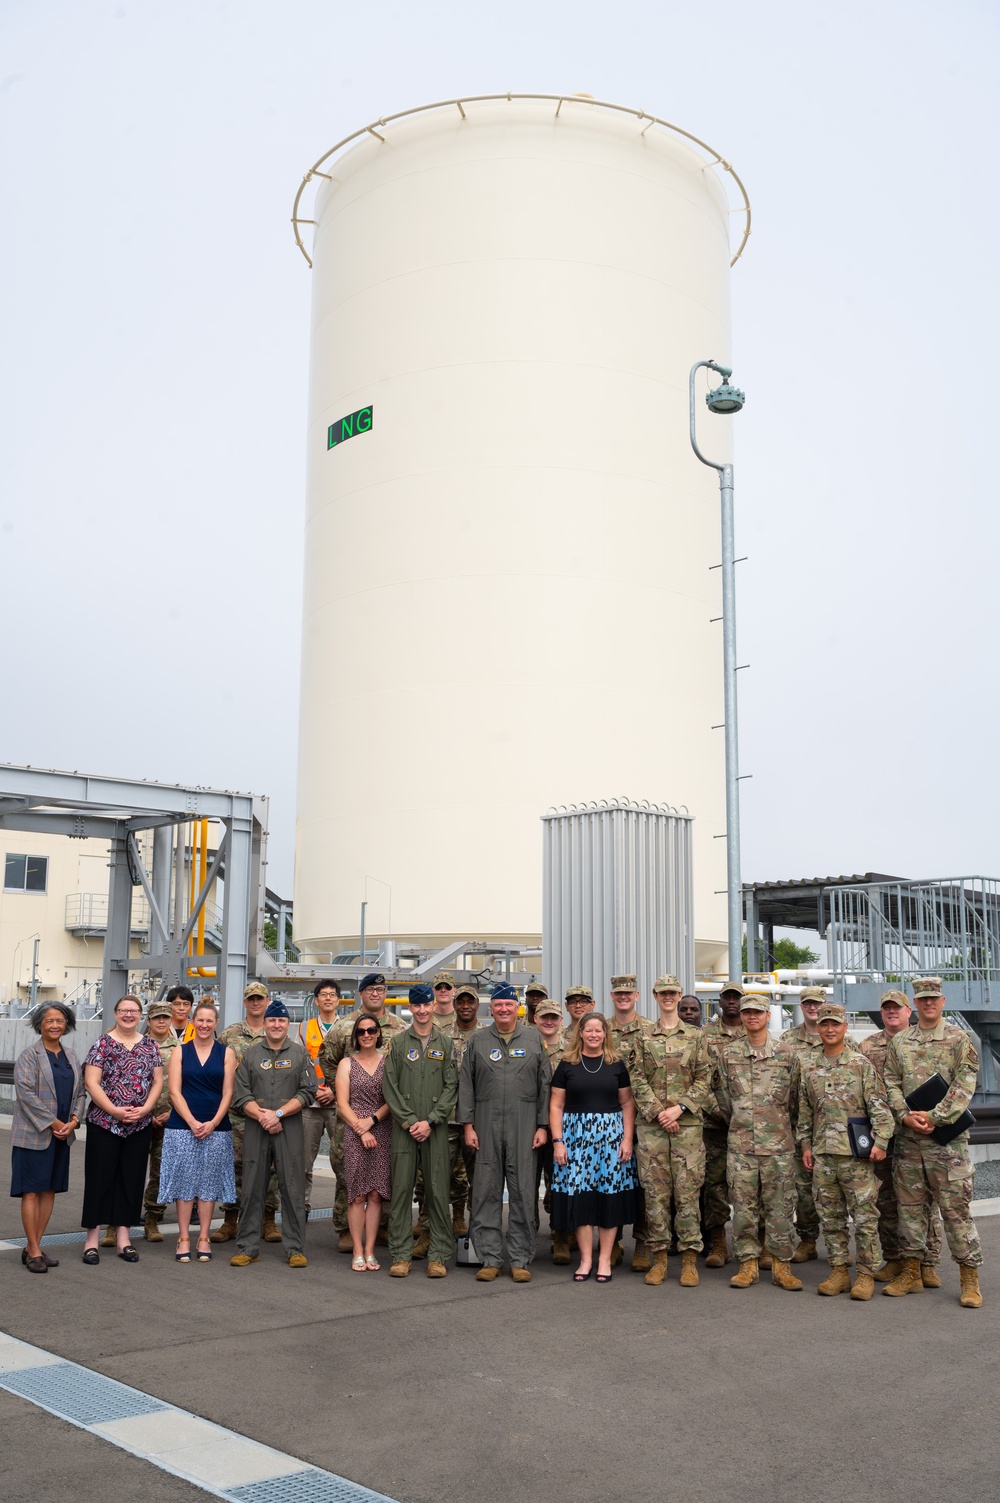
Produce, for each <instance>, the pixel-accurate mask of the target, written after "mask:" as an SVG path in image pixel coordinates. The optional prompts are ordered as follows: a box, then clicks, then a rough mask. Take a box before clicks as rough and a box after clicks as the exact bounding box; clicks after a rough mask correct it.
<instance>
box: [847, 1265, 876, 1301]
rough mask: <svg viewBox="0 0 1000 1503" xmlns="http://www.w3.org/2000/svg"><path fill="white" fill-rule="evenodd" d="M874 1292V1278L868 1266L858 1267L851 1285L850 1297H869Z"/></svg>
mask: <svg viewBox="0 0 1000 1503" xmlns="http://www.w3.org/2000/svg"><path fill="white" fill-rule="evenodd" d="M874 1293H875V1280H874V1279H873V1278H872V1273H871V1269H870V1268H859V1269H858V1271H857V1273H856V1274H855V1277H854V1283H853V1284H852V1285H851V1299H871V1297H872V1295H873V1294H874Z"/></svg>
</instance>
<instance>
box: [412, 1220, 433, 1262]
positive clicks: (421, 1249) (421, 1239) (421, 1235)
mask: <svg viewBox="0 0 1000 1503" xmlns="http://www.w3.org/2000/svg"><path fill="white" fill-rule="evenodd" d="M430 1245H431V1230H430V1227H429V1226H421V1227H418V1228H417V1235H416V1236H415V1237H414V1239H413V1256H414V1257H415V1258H426V1256H427V1252H428V1249H429V1247H430Z"/></svg>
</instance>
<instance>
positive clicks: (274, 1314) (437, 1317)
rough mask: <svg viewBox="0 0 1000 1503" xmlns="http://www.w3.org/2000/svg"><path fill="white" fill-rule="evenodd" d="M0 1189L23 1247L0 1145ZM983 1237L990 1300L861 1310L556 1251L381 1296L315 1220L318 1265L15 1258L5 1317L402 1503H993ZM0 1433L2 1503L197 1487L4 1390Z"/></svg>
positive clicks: (923, 1299)
mask: <svg viewBox="0 0 1000 1503" xmlns="http://www.w3.org/2000/svg"><path fill="white" fill-rule="evenodd" d="M4 1146H5V1145H4ZM82 1167H83V1155H82V1152H81V1151H80V1150H77V1151H76V1153H75V1159H74V1165H73V1174H72V1181H71V1188H70V1191H69V1193H68V1194H67V1195H65V1196H62V1197H59V1199H58V1201H57V1213H56V1216H55V1218H54V1219H53V1224H52V1228H51V1229H52V1230H53V1231H71V1230H74V1229H75V1226H74V1223H75V1222H76V1221H77V1220H78V1217H79V1207H80V1203H81V1176H82ZM2 1172H3V1181H2V1184H0V1235H2V1236H17V1235H19V1234H20V1226H19V1216H18V1205H17V1202H15V1201H12V1200H10V1199H9V1198H8V1197H7V1195H6V1188H7V1184H8V1178H7V1176H8V1169H7V1164H6V1154H5V1155H4V1163H3V1171H2ZM330 1189H331V1186H330V1182H329V1181H325V1182H321V1183H320V1184H319V1186H318V1193H317V1196H316V1200H317V1203H318V1204H320V1205H322V1204H327V1205H329V1204H330V1203H331V1195H330ZM979 1227H980V1232H981V1234H982V1237H983V1242H984V1251H985V1254H986V1259H987V1264H986V1271H985V1275H984V1278H983V1288H984V1293H985V1296H986V1303H985V1304H984V1307H983V1309H982V1310H979V1311H969V1310H963V1309H961V1308H960V1306H959V1304H958V1276H957V1270H956V1269H955V1268H954V1266H953V1265H952V1264H950V1263H947V1264H946V1265H945V1266H944V1268H943V1277H944V1288H943V1289H942V1290H940V1291H938V1292H930V1291H928V1292H925V1293H922V1294H919V1295H914V1296H910V1297H909V1298H907V1299H903V1300H889V1299H884V1298H882V1297H881V1296H880V1295H878V1294H876V1297H875V1299H874V1300H873V1301H872V1302H871V1304H867V1305H866V1304H859V1303H854V1302H852V1301H850V1300H849V1299H847V1298H846V1297H843V1296H842V1297H840V1298H838V1299H833V1300H828V1299H818V1298H817V1297H816V1294H815V1288H816V1285H817V1283H818V1282H819V1281H820V1279H821V1278H823V1277H824V1276H825V1272H826V1265H825V1264H824V1263H822V1262H817V1263H811V1264H808V1265H806V1266H805V1269H804V1270H802V1269H800V1270H798V1271H799V1272H802V1273H804V1277H805V1280H806V1286H807V1287H806V1289H805V1290H804V1291H803V1292H802V1293H801V1294H786V1293H784V1292H782V1291H780V1290H778V1289H775V1288H773V1287H772V1286H771V1285H770V1284H761V1285H760V1286H758V1287H756V1288H753V1289H750V1290H748V1291H745V1292H741V1291H736V1290H731V1289H730V1288H729V1285H728V1279H729V1275H730V1274H731V1273H732V1272H733V1269H732V1267H730V1268H727V1269H724V1270H721V1271H716V1272H713V1271H711V1270H703V1272H702V1282H701V1286H700V1287H699V1288H698V1289H695V1290H683V1289H681V1288H680V1287H679V1286H678V1284H677V1282H676V1275H677V1272H678V1271H679V1260H672V1265H671V1279H670V1282H669V1283H668V1284H667V1285H665V1286H664V1287H662V1288H660V1289H649V1288H646V1286H645V1285H644V1284H643V1282H642V1279H641V1278H640V1277H639V1276H638V1275H633V1274H631V1273H628V1272H625V1273H621V1272H619V1273H616V1275H615V1278H614V1281H613V1283H611V1284H610V1285H607V1286H604V1287H598V1286H597V1285H595V1284H594V1283H593V1282H592V1281H591V1282H590V1283H589V1284H585V1285H574V1284H573V1283H572V1280H571V1278H570V1276H569V1270H566V1269H556V1268H553V1267H552V1265H551V1264H550V1263H549V1262H548V1261H547V1259H546V1258H543V1259H541V1260H540V1261H539V1262H538V1263H537V1264H536V1265H535V1276H534V1278H533V1280H532V1283H531V1284H530V1285H515V1284H513V1283H512V1282H511V1280H510V1279H509V1278H504V1279H502V1280H498V1281H497V1283H495V1284H493V1285H479V1284H476V1282H475V1278H474V1271H473V1270H471V1269H456V1268H454V1267H453V1268H452V1270H451V1272H450V1274H449V1277H448V1278H447V1279H445V1280H440V1281H431V1280H428V1279H427V1278H426V1277H425V1276H424V1273H423V1266H424V1265H421V1264H414V1272H413V1273H412V1274H411V1276H410V1277H409V1278H408V1279H406V1280H390V1279H389V1278H388V1276H387V1274H386V1273H385V1272H384V1271H383V1273H381V1274H379V1275H372V1274H354V1273H352V1271H351V1267H350V1261H349V1259H348V1258H347V1257H345V1256H343V1255H340V1254H338V1253H337V1252H336V1251H335V1238H334V1234H333V1228H332V1224H331V1223H330V1222H329V1221H319V1222H313V1223H311V1224H310V1238H309V1245H308V1248H307V1251H308V1253H309V1256H310V1266H309V1267H308V1268H307V1269H305V1270H302V1271H293V1270H290V1269H289V1268H288V1267H287V1266H286V1264H285V1262H284V1260H283V1257H282V1254H281V1248H280V1247H278V1246H269V1247H268V1246H265V1247H264V1248H263V1249H262V1257H261V1261H260V1263H259V1264H256V1265H254V1266H252V1267H250V1268H248V1269H233V1268H230V1267H229V1264H228V1257H226V1256H225V1254H227V1253H228V1252H229V1251H230V1250H231V1249H230V1247H229V1246H228V1245H227V1246H226V1247H222V1248H217V1249H216V1258H215V1261H214V1262H213V1263H211V1264H210V1265H207V1266H199V1265H196V1264H191V1265H187V1266H185V1265H178V1264H176V1263H175V1262H174V1260H173V1246H172V1243H171V1242H169V1241H168V1242H166V1243H164V1244H163V1245H162V1246H156V1247H149V1246H147V1244H145V1243H144V1242H140V1243H139V1244H138V1245H139V1250H140V1255H141V1256H140V1262H139V1263H138V1264H137V1265H135V1266H128V1265H126V1264H124V1263H122V1262H120V1261H119V1260H118V1259H117V1258H116V1257H115V1256H114V1254H113V1253H108V1252H105V1253H102V1260H101V1264H100V1267H98V1268H87V1267H85V1266H84V1265H83V1264H82V1263H81V1262H80V1246H79V1245H75V1246H64V1247H60V1248H58V1249H53V1252H54V1253H57V1254H58V1255H59V1256H60V1258H61V1259H62V1263H61V1266H60V1267H59V1268H58V1269H55V1270H53V1271H52V1272H50V1273H48V1274H46V1275H44V1276H32V1275H30V1274H27V1273H26V1272H25V1270H24V1269H23V1268H22V1267H21V1264H20V1260H19V1257H18V1254H17V1253H16V1252H8V1253H4V1254H0V1296H2V1309H3V1311H4V1315H3V1319H2V1321H0V1325H2V1326H3V1328H4V1329H5V1330H7V1331H8V1332H9V1333H10V1334H11V1335H13V1336H16V1337H19V1338H21V1339H22V1340H25V1341H30V1342H33V1343H36V1344H38V1345H40V1346H44V1347H45V1348H46V1349H48V1350H50V1351H53V1352H56V1353H58V1354H59V1355H60V1356H63V1357H66V1358H69V1359H71V1360H73V1361H76V1362H80V1363H83V1364H85V1365H86V1366H88V1367H92V1368H95V1369H97V1370H98V1371H100V1372H103V1373H106V1374H108V1375H109V1376H110V1377H113V1378H118V1379H120V1380H121V1381H123V1382H125V1383H129V1384H131V1385H133V1386H135V1387H137V1388H140V1389H143V1390H144V1391H146V1392H148V1393H151V1394H154V1395H156V1396H157V1397H159V1398H162V1399H164V1400H166V1401H168V1402H170V1403H173V1404H177V1405H179V1406H181V1407H182V1408H185V1409H189V1410H191V1411H192V1412H194V1413H195V1414H199V1415H203V1416H205V1417H206V1418H208V1419H211V1420H213V1421H215V1422H216V1423H217V1424H220V1425H224V1426H226V1427H228V1428H231V1429H233V1430H236V1431H238V1432H240V1433H241V1434H245V1435H250V1436H252V1437H253V1438H254V1439H256V1440H260V1441H262V1442H264V1443H266V1444H267V1445H270V1446H274V1447H276V1448H278V1449H279V1450H282V1451H287V1452H290V1453H291V1454H292V1455H294V1456H298V1457H301V1458H302V1460H303V1461H304V1462H307V1463H312V1464H314V1465H316V1466H319V1467H323V1468H327V1469H329V1470H330V1471H333V1472H337V1473H340V1474H341V1475H343V1476H346V1477H349V1478H352V1479H353V1480H355V1481H357V1482H360V1483H362V1484H364V1485H365V1486H367V1487H370V1488H374V1489H376V1490H377V1491H381V1492H383V1493H386V1494H388V1495H389V1496H390V1497H392V1498H396V1499H399V1500H400V1503H432V1500H433V1503H440V1500H441V1499H443V1498H448V1499H452V1498H463V1497H468V1498H470V1499H474V1500H475V1503H493V1500H497V1503H499V1500H504V1503H508V1500H515V1503H517V1500H520V1499H533V1498H538V1499H544V1500H546V1503H588V1500H591V1499H594V1500H598V1499H600V1500H610V1503H616V1500H619V1499H621V1500H629V1503H637V1500H645V1499H656V1500H661V1499H663V1500H670V1503H674V1500H676V1503H728V1500H729V1499H731V1498H737V1499H740V1500H741V1503H755V1500H757V1499H762V1500H763V1499H767V1500H770V1503H841V1500H843V1503H857V1500H867V1499H873V1500H874V1499H877V1500H879V1503H897V1500H898V1503H925V1500H926V1503H932V1500H933V1503H939V1500H944V1503H988V1500H990V1499H991V1498H992V1497H994V1496H995V1495H996V1492H997V1478H998V1475H1000V1474H998V1460H1000V1456H998V1443H997V1411H996V1398H995V1395H996V1393H997V1391H998V1387H997V1383H998V1377H1000V1371H998V1369H1000V1342H998V1336H1000V1279H997V1276H996V1274H995V1272H993V1270H996V1269H997V1268H998V1266H1000V1217H989V1218H982V1219H980V1221H979ZM541 1240H542V1245H543V1246H545V1245H546V1244H547V1239H545V1238H542V1239H541ZM765 1277H766V1276H765ZM0 1421H2V1423H3V1427H4V1428H3V1433H4V1437H5V1440H6V1442H7V1445H6V1457H5V1460H6V1462H7V1467H5V1476H4V1481H3V1487H2V1496H3V1498H4V1500H5V1503H14V1500H19V1499H22V1498H23V1499H25V1500H28V1499H31V1500H32V1503H37V1500H39V1499H43V1500H47V1499H50V1498H52V1499H55V1498H66V1499H67V1500H72V1503H91V1500H93V1503H110V1500H112V1499H113V1498H114V1497H116V1496H122V1497H128V1496H137V1497H142V1498H148V1499H151V1500H156V1503H159V1500H161V1499H162V1500H171V1503H172V1500H176V1503H190V1500H193V1499H195V1498H198V1497H204V1494H202V1493H200V1492H199V1491H198V1490H197V1489H195V1488H193V1487H190V1486H188V1485H187V1484H185V1483H184V1482H181V1481H179V1480H178V1479H176V1478H173V1477H171V1476H169V1475H166V1474H164V1473H162V1472H159V1471H157V1470H156V1468H154V1467H152V1466H151V1465H150V1464H148V1463H146V1462H143V1461H139V1460H137V1459H136V1458H133V1457H131V1456H128V1455H125V1454H124V1453H122V1452H120V1451H118V1450H116V1449H114V1448H112V1447H111V1446H108V1445H106V1444H105V1443H104V1442H101V1441H98V1440H96V1439H94V1438H93V1437H92V1436H89V1435H85V1434H82V1433H81V1432H79V1431H75V1430H74V1429H73V1428H72V1427H71V1426H68V1425H65V1424H63V1422H61V1421H59V1420H56V1419H54V1418H52V1417H51V1416H49V1415H47V1414H45V1413H43V1412H41V1411H39V1410H37V1409H34V1408H33V1407H32V1406H31V1405H28V1404H25V1403H23V1402H22V1401H20V1400H16V1399H13V1398H11V1397H9V1396H6V1395H0Z"/></svg>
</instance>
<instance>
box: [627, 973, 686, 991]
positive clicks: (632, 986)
mask: <svg viewBox="0 0 1000 1503" xmlns="http://www.w3.org/2000/svg"><path fill="white" fill-rule="evenodd" d="M611 990H612V991H613V992H635V991H638V990H639V988H638V985H637V983H636V979H635V977H634V976H612V978H611ZM682 990H683V988H682V987H678V991H682Z"/></svg>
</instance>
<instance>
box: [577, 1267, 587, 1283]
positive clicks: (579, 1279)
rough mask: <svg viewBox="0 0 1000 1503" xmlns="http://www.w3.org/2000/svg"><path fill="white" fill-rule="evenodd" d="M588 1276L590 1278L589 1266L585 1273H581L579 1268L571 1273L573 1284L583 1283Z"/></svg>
mask: <svg viewBox="0 0 1000 1503" xmlns="http://www.w3.org/2000/svg"><path fill="white" fill-rule="evenodd" d="M589 1278H590V1269H589V1268H588V1269H587V1272H586V1273H581V1272H580V1270H579V1269H577V1271H576V1273H574V1275H573V1283H574V1284H585V1283H586V1282H587V1280H588V1279H589Z"/></svg>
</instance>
